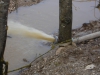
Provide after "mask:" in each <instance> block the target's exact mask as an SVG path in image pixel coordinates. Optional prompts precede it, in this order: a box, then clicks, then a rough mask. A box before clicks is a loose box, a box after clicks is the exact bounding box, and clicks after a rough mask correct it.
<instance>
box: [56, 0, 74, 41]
mask: <svg viewBox="0 0 100 75" xmlns="http://www.w3.org/2000/svg"><path fill="white" fill-rule="evenodd" d="M59 3H60V5H59V7H60V9H59V11H60V14H59V17H60V19H59V22H60V24H59V38H58V42H68V41H71V37H72V34H71V32H72V0H60V2H59Z"/></svg>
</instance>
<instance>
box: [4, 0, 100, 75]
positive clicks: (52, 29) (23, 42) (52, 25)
mask: <svg viewBox="0 0 100 75" xmlns="http://www.w3.org/2000/svg"><path fill="white" fill-rule="evenodd" d="M73 5H74V6H75V7H76V10H75V7H74V6H73V28H78V27H80V26H81V25H82V24H83V23H84V22H89V21H90V20H96V18H95V17H94V7H93V6H95V3H94V1H91V2H74V1H73ZM95 14H96V17H97V18H100V11H99V10H98V9H96V10H95ZM10 21H13V22H18V23H21V24H23V25H25V26H29V27H32V28H35V29H38V30H40V31H43V32H45V33H47V34H49V35H53V34H54V33H57V31H58V28H59V0H43V1H42V2H40V3H39V4H36V5H32V6H27V7H20V8H18V12H16V11H14V12H12V13H11V14H9V15H8V22H9V23H8V24H10ZM8 26H9V25H8ZM8 35H9V36H11V38H7V43H6V50H5V60H7V61H8V62H9V70H13V69H16V68H19V67H22V66H24V65H26V64H29V63H30V62H31V61H32V60H34V59H35V58H36V57H37V56H39V55H40V54H43V53H45V52H47V51H48V50H49V49H50V46H47V45H43V41H42V40H39V39H35V38H27V37H23V36H18V35H13V34H9V33H8ZM23 59H26V60H27V62H25V61H23ZM9 75H18V74H17V73H15V72H13V73H9Z"/></svg>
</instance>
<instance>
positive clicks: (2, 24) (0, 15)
mask: <svg viewBox="0 0 100 75" xmlns="http://www.w3.org/2000/svg"><path fill="white" fill-rule="evenodd" d="M9 1H10V0H0V75H3V55H4V50H5V44H6V36H7V15H8V7H9Z"/></svg>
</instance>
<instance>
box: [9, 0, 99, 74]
mask: <svg viewBox="0 0 100 75" xmlns="http://www.w3.org/2000/svg"><path fill="white" fill-rule="evenodd" d="M18 1H20V2H18ZM18 1H17V3H18V5H17V7H19V6H29V5H33V4H36V3H38V2H40V1H41V0H18ZM21 1H22V3H21ZM27 1H29V2H28V3H29V4H27V3H26V2H27ZM32 1H33V2H32ZM10 3H11V4H10V7H9V13H10V12H11V11H14V10H15V9H16V4H15V3H14V2H13V0H11V1H10ZM98 31H100V20H98V21H90V23H84V24H83V26H82V27H80V28H78V29H74V30H72V36H73V38H78V37H80V36H84V35H88V34H90V33H93V32H98ZM20 75H100V37H97V38H94V39H90V40H86V41H83V42H79V43H72V45H70V44H68V43H65V44H55V47H54V48H52V49H51V50H50V51H48V52H47V53H45V54H44V55H41V56H40V57H39V58H38V59H36V60H35V61H34V62H32V63H31V67H29V68H26V69H22V70H21V71H20Z"/></svg>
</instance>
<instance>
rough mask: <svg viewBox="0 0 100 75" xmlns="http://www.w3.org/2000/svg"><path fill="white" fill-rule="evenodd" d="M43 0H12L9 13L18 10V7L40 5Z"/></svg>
mask: <svg viewBox="0 0 100 75" xmlns="http://www.w3.org/2000/svg"><path fill="white" fill-rule="evenodd" d="M41 1H42V0H10V5H9V8H8V12H9V13H11V12H12V11H14V10H17V9H18V7H21V6H24V7H25V6H31V5H33V4H38V3H40V2H41Z"/></svg>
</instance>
